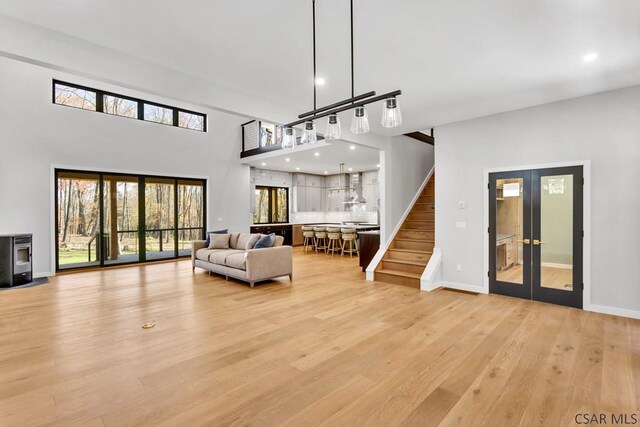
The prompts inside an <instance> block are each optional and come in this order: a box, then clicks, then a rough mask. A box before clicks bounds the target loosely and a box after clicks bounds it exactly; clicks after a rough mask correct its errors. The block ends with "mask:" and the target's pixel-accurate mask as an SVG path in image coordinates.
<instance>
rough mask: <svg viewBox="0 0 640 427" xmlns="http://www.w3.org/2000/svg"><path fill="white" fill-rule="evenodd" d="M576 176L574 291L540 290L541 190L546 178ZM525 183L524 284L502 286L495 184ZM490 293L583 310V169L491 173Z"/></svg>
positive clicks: (574, 185) (574, 196) (574, 193)
mask: <svg viewBox="0 0 640 427" xmlns="http://www.w3.org/2000/svg"><path fill="white" fill-rule="evenodd" d="M549 175H573V177H574V179H573V206H574V209H573V242H572V243H573V276H572V278H573V289H572V290H571V291H568V290H563V289H553V288H547V287H542V286H541V277H540V270H539V269H538V268H532V266H538V265H540V264H541V259H540V258H541V245H540V244H534V242H535V241H541V224H540V215H541V194H542V193H541V190H542V189H541V188H540V182H541V178H542V177H543V176H549ZM509 178H522V179H523V199H524V200H523V231H522V237H523V239H527V238H528V239H529V240H530V243H529V244H526V243H524V244H523V245H522V248H523V284H522V285H518V284H513V283H509V282H500V281H498V280H497V277H495V272H496V258H497V254H496V231H497V229H496V210H497V200H496V181H497V180H498V179H509ZM487 232H488V235H489V272H488V276H489V293H496V294H501V295H507V296H513V297H517V298H523V299H530V300H535V301H542V302H548V303H552V304H558V305H564V306H569V307H575V308H582V307H583V291H584V269H583V267H584V261H583V254H584V166H582V165H578V166H558V167H551V168H539V169H522V170H512V171H505V172H492V173H489V229H488V230H487Z"/></svg>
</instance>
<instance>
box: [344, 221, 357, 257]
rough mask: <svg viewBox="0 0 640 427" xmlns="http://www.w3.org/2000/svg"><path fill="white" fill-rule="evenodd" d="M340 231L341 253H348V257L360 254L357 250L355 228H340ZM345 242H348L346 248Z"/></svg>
mask: <svg viewBox="0 0 640 427" xmlns="http://www.w3.org/2000/svg"><path fill="white" fill-rule="evenodd" d="M340 231H341V232H342V255H344V254H345V253H348V254H349V258H351V257H352V256H353V254H354V253H355V254H356V255H360V252H358V241H357V239H358V235H357V234H356V230H355V228H343V229H341V230H340ZM347 242H349V249H346V246H347Z"/></svg>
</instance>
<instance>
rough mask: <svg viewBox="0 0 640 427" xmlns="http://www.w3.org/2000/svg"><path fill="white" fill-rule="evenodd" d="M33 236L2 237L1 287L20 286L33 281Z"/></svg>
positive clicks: (0, 251)
mask: <svg viewBox="0 0 640 427" xmlns="http://www.w3.org/2000/svg"><path fill="white" fill-rule="evenodd" d="M31 249H32V248H31V234H9V235H0V286H2V287H7V286H18V285H24V284H26V283H30V282H31V281H32V280H33V262H32V256H31Z"/></svg>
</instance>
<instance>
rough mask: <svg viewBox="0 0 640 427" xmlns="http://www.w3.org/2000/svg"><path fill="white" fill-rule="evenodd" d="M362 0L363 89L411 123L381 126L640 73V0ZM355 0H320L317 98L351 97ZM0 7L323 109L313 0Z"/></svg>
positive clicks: (520, 102)
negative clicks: (391, 94) (389, 100)
mask: <svg viewBox="0 0 640 427" xmlns="http://www.w3.org/2000/svg"><path fill="white" fill-rule="evenodd" d="M354 3H355V18H354V19H355V34H356V40H355V44H356V51H355V61H356V69H355V74H356V93H362V92H366V91H369V90H376V91H378V93H382V92H385V91H389V90H393V89H401V90H402V91H403V93H404V94H403V95H402V97H401V98H400V101H401V105H402V110H403V115H404V119H405V123H404V125H403V127H402V128H399V129H391V130H386V129H383V128H381V127H380V126H379V125H378V124H377V122H378V121H379V119H378V115H379V114H380V106H371V107H370V117H372V124H373V129H374V131H377V132H380V133H388V134H400V133H405V132H409V131H414V130H420V129H427V128H429V127H431V126H434V125H439V124H444V123H449V122H454V121H459V120H464V119H468V118H472V117H478V116H483V115H488V114H492V113H497V112H501V111H506V110H511V109H517V108H523V107H527V106H531V105H536V104H542V103H546V102H551V101H555V100H560V99H565V98H571V97H576V96H580V95H586V94H589V93H594V92H599V91H604V90H609V89H614V88H619V87H624V86H630V85H634V84H639V83H640V2H638V1H637V0H563V1H558V0H536V1H531V0H490V1H469V0H432V1H426V0H354ZM348 10H349V1H348V0H317V46H318V51H317V52H318V56H317V57H318V74H319V75H320V76H322V77H323V78H325V79H326V84H325V85H324V86H322V87H319V88H318V103H319V104H320V105H322V104H327V103H332V102H335V101H338V100H340V99H343V98H347V97H348V96H349V95H350V82H349V76H350V69H349V39H348V37H349V16H348ZM0 13H1V14H5V15H7V16H10V17H13V18H16V19H20V20H23V21H26V22H29V23H32V24H36V25H39V26H42V27H46V28H48V29H51V30H54V31H58V32H62V33H64V34H66V35H70V36H73V37H77V38H79V39H83V40H85V41H89V42H91V43H94V44H97V45H101V46H104V47H107V48H110V49H113V50H116V51H119V52H122V53H124V54H127V55H131V56H135V57H139V58H142V59H144V60H146V61H148V62H151V63H154V64H157V65H161V66H163V67H169V68H172V69H174V70H176V71H179V72H182V73H185V74H188V75H192V76H199V77H201V78H204V79H207V80H208V81H211V82H214V83H216V84H218V85H222V86H225V87H227V88H231V89H234V90H237V91H238V92H242V93H245V94H246V93H249V94H255V95H256V96H259V97H261V98H266V99H269V100H272V101H273V103H274V104H278V105H285V106H286V107H287V108H290V110H291V114H292V119H293V118H294V117H293V116H294V115H295V114H296V113H299V112H302V111H306V110H309V109H310V108H311V107H312V84H313V82H312V74H311V73H312V56H311V40H312V39H311V0H269V1H264V0H262V1H261V0H252V1H250V0H234V1H230V0H226V1H222V0H183V1H168V0H136V1H131V0H81V1H78V0H57V1H55V2H52V1H45V0H40V1H37V0H20V1H15V0H0ZM589 52H597V53H598V59H597V60H595V61H593V62H590V63H585V62H583V56H584V55H585V54H587V53H589ZM211 103H212V104H213V105H215V100H211Z"/></svg>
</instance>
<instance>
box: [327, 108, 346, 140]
mask: <svg viewBox="0 0 640 427" xmlns="http://www.w3.org/2000/svg"><path fill="white" fill-rule="evenodd" d="M324 137H325V138H326V140H327V141H333V140H336V139H340V138H342V127H341V125H340V117H338V115H337V114H331V115H330V116H329V118H328V119H327V131H326V132H325V134H324Z"/></svg>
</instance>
